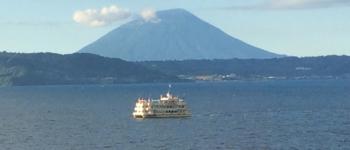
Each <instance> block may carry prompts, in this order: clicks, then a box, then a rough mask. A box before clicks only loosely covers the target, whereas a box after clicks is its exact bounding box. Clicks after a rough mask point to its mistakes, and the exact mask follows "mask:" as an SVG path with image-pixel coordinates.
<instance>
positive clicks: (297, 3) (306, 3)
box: [231, 0, 350, 10]
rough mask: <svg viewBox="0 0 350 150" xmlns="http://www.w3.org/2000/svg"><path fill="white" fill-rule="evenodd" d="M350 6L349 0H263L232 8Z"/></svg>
mask: <svg viewBox="0 0 350 150" xmlns="http://www.w3.org/2000/svg"><path fill="white" fill-rule="evenodd" d="M345 6H350V0H265V1H263V2H261V3H258V4H252V5H247V6H234V7H231V8H233V9H272V10H273V9H277V10H278V9H312V8H313V9H315V8H329V7H345Z"/></svg>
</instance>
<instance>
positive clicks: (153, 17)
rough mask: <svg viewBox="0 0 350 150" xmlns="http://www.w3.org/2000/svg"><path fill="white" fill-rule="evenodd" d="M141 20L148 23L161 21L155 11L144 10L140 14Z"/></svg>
mask: <svg viewBox="0 0 350 150" xmlns="http://www.w3.org/2000/svg"><path fill="white" fill-rule="evenodd" d="M140 16H141V18H142V19H143V20H144V21H146V22H152V23H157V22H159V21H160V19H159V18H158V16H157V13H156V12H155V11H154V10H153V9H144V10H142V11H141V12H140Z"/></svg>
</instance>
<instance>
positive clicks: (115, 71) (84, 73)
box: [0, 53, 179, 85]
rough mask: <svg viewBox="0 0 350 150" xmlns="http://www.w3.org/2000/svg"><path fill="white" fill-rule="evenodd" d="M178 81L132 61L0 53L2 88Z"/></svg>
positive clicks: (0, 80) (98, 57) (92, 56)
mask: <svg viewBox="0 0 350 150" xmlns="http://www.w3.org/2000/svg"><path fill="white" fill-rule="evenodd" d="M169 81H179V80H178V78H177V77H174V76H170V75H165V74H163V73H160V72H158V71H155V70H151V69H147V68H145V67H143V66H140V65H138V64H135V63H132V62H126V61H124V60H121V59H117V58H106V57H101V56H97V55H94V54H83V53H82V54H68V55H60V54H53V53H31V54H19V53H0V85H58V84H113V83H139V82H169Z"/></svg>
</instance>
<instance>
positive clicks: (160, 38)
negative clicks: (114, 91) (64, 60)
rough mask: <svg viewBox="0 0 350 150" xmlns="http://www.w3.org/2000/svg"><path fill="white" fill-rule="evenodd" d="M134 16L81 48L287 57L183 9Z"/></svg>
mask: <svg viewBox="0 0 350 150" xmlns="http://www.w3.org/2000/svg"><path fill="white" fill-rule="evenodd" d="M157 16H158V18H157V19H156V20H155V21H149V22H146V21H144V20H142V19H136V20H133V21H131V22H129V23H127V24H124V25H122V26H120V27H119V28H117V29H115V30H113V31H111V32H109V33H108V34H106V35H105V36H103V37H101V38H100V39H98V40H96V41H95V42H93V43H91V44H89V45H87V46H85V47H83V48H82V49H81V50H80V51H79V52H82V53H93V54H98V55H101V56H106V57H114V58H122V59H124V60H129V61H142V60H186V59H231V58H275V57H283V56H282V55H277V54H274V53H271V52H268V51H266V50H263V49H260V48H257V47H254V46H252V45H249V44H247V43H245V42H243V41H241V40H239V39H237V38H234V37H232V36H230V35H228V34H226V33H225V32H223V31H222V30H220V29H218V28H216V27H214V26H213V25H211V24H209V23H207V22H205V21H203V20H201V19H200V18H198V17H196V16H194V15H193V14H191V13H190V12H188V11H186V10H183V9H171V10H164V11H159V12H157Z"/></svg>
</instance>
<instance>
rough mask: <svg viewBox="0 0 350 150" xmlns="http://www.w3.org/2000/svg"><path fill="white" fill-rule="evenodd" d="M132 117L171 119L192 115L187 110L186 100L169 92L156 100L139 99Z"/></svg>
mask: <svg viewBox="0 0 350 150" xmlns="http://www.w3.org/2000/svg"><path fill="white" fill-rule="evenodd" d="M132 115H133V117H134V118H170V117H190V116H191V113H190V112H189V110H188V109H187V105H186V103H185V101H184V99H181V98H179V97H177V96H174V95H172V94H171V93H170V90H169V91H168V92H167V93H166V94H165V95H160V98H159V99H156V100H153V99H145V98H139V99H137V101H136V105H135V109H134V112H133V114H132Z"/></svg>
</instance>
